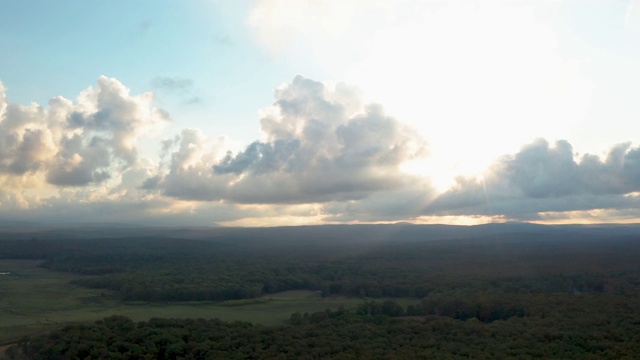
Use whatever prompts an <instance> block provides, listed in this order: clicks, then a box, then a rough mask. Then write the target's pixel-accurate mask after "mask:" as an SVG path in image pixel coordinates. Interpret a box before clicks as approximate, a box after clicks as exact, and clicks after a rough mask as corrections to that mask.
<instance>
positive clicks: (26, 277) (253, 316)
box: [0, 260, 362, 345]
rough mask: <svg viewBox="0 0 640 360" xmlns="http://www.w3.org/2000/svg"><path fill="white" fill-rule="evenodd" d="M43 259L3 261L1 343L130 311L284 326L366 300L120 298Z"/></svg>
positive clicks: (293, 295) (312, 295)
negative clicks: (77, 282)
mask: <svg viewBox="0 0 640 360" xmlns="http://www.w3.org/2000/svg"><path fill="white" fill-rule="evenodd" d="M39 264H40V261H33V260H0V272H9V274H5V275H0V345H1V344H7V343H10V342H14V341H16V340H18V339H20V338H21V337H22V336H24V335H28V334H36V333H42V332H46V331H49V330H52V329H55V328H59V327H61V326H63V325H64V324H67V323H71V322H83V321H93V320H98V319H102V318H104V317H107V316H111V315H124V316H127V317H130V318H131V319H133V320H136V321H141V320H148V319H150V318H153V317H163V318H219V319H222V320H227V321H236V320H239V321H250V322H253V323H260V324H264V325H275V324H281V323H283V322H285V321H286V320H287V319H289V316H290V315H291V313H294V312H301V313H304V312H316V311H320V310H324V309H326V308H333V309H335V308H338V307H340V306H344V307H345V308H352V307H355V306H357V305H358V304H359V303H361V302H362V300H361V299H355V298H345V297H332V298H322V297H320V296H319V295H318V293H317V292H314V291H285V292H281V293H276V294H270V295H268V296H265V297H263V298H259V299H246V300H234V301H226V302H222V303H214V302H189V303H166V304H158V303H153V304H148V303H144V302H130V303H126V302H121V301H117V300H114V299H113V298H112V296H111V294H110V293H109V292H108V291H105V290H94V289H86V288H82V287H78V286H74V285H71V284H69V282H70V281H71V280H73V279H77V278H78V277H80V275H74V274H69V273H62V272H55V271H51V270H48V269H44V268H40V267H38V265H39Z"/></svg>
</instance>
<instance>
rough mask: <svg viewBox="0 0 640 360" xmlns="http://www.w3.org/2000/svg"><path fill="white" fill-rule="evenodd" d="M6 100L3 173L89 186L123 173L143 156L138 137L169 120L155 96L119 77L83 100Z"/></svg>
mask: <svg viewBox="0 0 640 360" xmlns="http://www.w3.org/2000/svg"><path fill="white" fill-rule="evenodd" d="M1 95H2V96H1V100H0V134H1V135H0V155H1V156H0V174H6V175H8V176H26V177H33V178H43V179H46V181H47V182H49V183H50V184H53V185H57V186H85V185H89V184H97V183H101V182H104V181H105V180H107V179H109V178H111V177H113V176H119V175H118V174H120V173H122V172H123V171H125V170H126V169H128V168H131V167H133V166H134V165H135V164H136V162H137V160H138V145H137V142H138V138H139V137H140V136H141V135H142V134H145V133H148V132H152V131H153V130H154V129H157V128H158V127H160V126H162V124H163V123H165V122H166V121H167V120H168V115H167V114H166V112H164V111H163V110H161V109H157V108H155V107H154V105H153V95H152V94H151V93H145V94H141V95H136V96H132V95H130V93H129V89H128V88H126V87H125V86H124V85H122V83H120V82H119V81H118V80H116V79H113V78H108V77H105V76H101V77H100V78H98V81H97V87H95V88H93V87H90V88H88V89H86V90H85V91H83V92H82V93H81V94H80V95H79V97H78V99H77V101H76V102H75V103H74V102H72V101H71V100H68V99H65V98H63V97H55V98H52V99H51V100H50V101H49V104H48V105H49V106H48V109H47V108H44V107H42V106H40V105H38V104H35V103H33V104H30V105H18V104H12V103H9V102H8V101H7V100H6V97H5V95H4V91H2V93H1Z"/></svg>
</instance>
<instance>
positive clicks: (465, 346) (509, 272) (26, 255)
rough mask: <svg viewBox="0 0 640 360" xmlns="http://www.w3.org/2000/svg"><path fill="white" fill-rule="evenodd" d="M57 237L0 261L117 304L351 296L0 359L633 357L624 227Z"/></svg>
mask: <svg viewBox="0 0 640 360" xmlns="http://www.w3.org/2000/svg"><path fill="white" fill-rule="evenodd" d="M132 231H134V230H132ZM135 231H140V230H139V229H138V230H135ZM64 234H65V231H60V230H56V231H51V230H48V231H44V232H42V233H39V234H34V233H30V234H14V235H13V236H14V238H11V236H10V234H9V233H5V234H2V235H1V240H0V245H1V246H0V258H5V259H16V258H22V259H42V260H43V262H42V264H41V266H43V267H46V268H48V269H51V270H54V271H61V272H71V273H76V274H81V276H80V277H79V278H77V279H76V280H75V281H74V283H75V284H76V285H79V286H82V287H88V288H95V289H104V290H105V291H108V293H109V294H111V295H109V296H113V297H115V298H116V299H118V300H119V301H144V302H148V303H167V302H193V301H228V300H239V299H252V298H259V297H263V296H266V295H269V294H273V293H278V292H282V291H286V290H312V291H317V292H318V293H319V294H321V296H324V297H336V296H344V297H355V298H361V299H362V300H361V301H362V302H361V305H359V306H358V307H357V308H352V309H340V310H333V311H332V310H326V311H320V312H317V313H304V314H301V313H294V314H292V315H291V317H290V320H289V322H288V324H283V325H282V326H277V327H273V326H260V325H257V324H250V323H226V322H221V321H214V320H203V319H200V320H193V319H192V320H178V319H175V320H161V319H156V320H152V321H148V322H140V323H135V322H133V321H131V320H130V319H127V318H124V317H115V318H108V319H105V320H104V321H99V322H97V323H89V324H82V325H72V326H69V327H66V328H64V329H61V330H58V331H55V332H52V333H51V334H49V335H45V336H38V337H31V338H25V339H23V340H22V341H21V342H20V343H19V344H17V345H16V346H14V347H12V348H11V351H9V352H8V355H10V356H11V357H12V358H21V357H25V356H34V357H32V358H52V359H53V358H86V357H87V356H88V357H89V358H106V357H110V358H130V359H134V358H140V359H142V358H149V356H151V358H166V359H177V358H185V359H206V358H219V357H225V358H246V357H249V358H278V356H282V355H284V357H285V358H305V357H307V358H332V357H333V358H345V357H346V358H358V357H360V358H362V357H367V358H368V357H379V358H392V357H397V358H430V357H442V356H445V355H446V356H452V357H469V356H470V357H473V358H495V357H518V358H526V357H530V358H538V357H551V358H563V357H565V358H576V357H588V356H594V357H605V358H624V357H625V356H632V354H634V353H635V354H637V353H638V352H640V349H637V344H638V343H639V342H638V340H640V339H638V338H637V337H636V335H635V334H636V333H637V331H635V330H636V329H637V326H638V325H640V311H639V310H638V309H640V302H639V300H638V299H640V297H639V295H640V286H639V285H640V281H638V279H640V264H639V263H638V262H637V258H638V255H640V228H638V227H634V226H626V227H582V226H570V227H544V226H533V225H525V224H506V225H502V226H496V225H491V226H480V227H443V226H434V227H429V226H412V225H388V226H373V225H372V226H337V227H334V226H328V227H301V228H296V227H292V228H272V229H227V228H221V229H207V230H205V229H169V230H167V231H165V232H164V234H160V233H159V232H156V233H150V234H148V235H147V236H142V235H141V234H131V233H127V231H121V232H117V231H116V232H114V233H113V234H111V235H112V236H111V237H106V236H105V235H106V234H100V235H99V236H96V237H94V238H93V239H83V238H74V237H72V236H66V237H65V236H64ZM605 234H608V235H607V236H605ZM85 235H86V234H85ZM0 270H1V269H0ZM222 333H224V334H226V335H220V334H222ZM216 334H218V335H216ZM238 339H244V340H242V343H238V341H239V340H238ZM284 344H287V345H286V346H285V345H284ZM29 354H31V355H29Z"/></svg>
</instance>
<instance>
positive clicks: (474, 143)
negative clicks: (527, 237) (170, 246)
mask: <svg viewBox="0 0 640 360" xmlns="http://www.w3.org/2000/svg"><path fill="white" fill-rule="evenodd" d="M0 6H1V8H2V11H0V48H2V49H3V51H2V54H1V55H0V82H2V84H3V86H4V94H5V95H6V98H5V100H3V102H2V103H0V116H1V118H0V119H1V120H0V137H1V140H0V183H1V184H2V187H0V215H2V216H4V217H6V218H11V219H14V218H15V219H20V220H31V221H41V222H50V223H56V222H103V221H109V222H113V221H121V222H137V223H149V224H165V223H173V224H196V225H207V224H225V225H247V226H251V225H259V226H262V225H289V224H318V223H334V222H341V223H352V222H393V221H413V222H417V223H422V222H441V223H442V222H444V223H478V222H488V221H506V220H522V221H536V222H551V223H553V222H635V221H637V219H638V206H639V203H638V200H637V199H636V198H637V196H638V194H640V175H638V174H640V160H638V161H636V159H637V158H640V155H637V154H640V150H639V149H638V145H639V144H640V141H638V140H639V139H638V135H637V134H640V121H639V120H640V101H638V96H639V94H640V66H639V65H640V46H638V45H639V44H640V1H637V0H619V1H618V0H616V1H595V0H594V1H578V0H521V1H515V0H514V1H507V0H502V1H498V0H488V1H471V0H459V1H448V2H442V1H435V0H434V1H419V2H418V1H390V0H370V1H360V0H354V1H346V2H345V1H337V0H324V1H321V0H316V1H314V0H301V1H287V0H255V1H214V0H210V1H206V0H198V1H134V2H127V1H111V2H99V1H83V2H77V1H66V0H63V1H55V2H53V1H10V0H0ZM51 99H53V100H51Z"/></svg>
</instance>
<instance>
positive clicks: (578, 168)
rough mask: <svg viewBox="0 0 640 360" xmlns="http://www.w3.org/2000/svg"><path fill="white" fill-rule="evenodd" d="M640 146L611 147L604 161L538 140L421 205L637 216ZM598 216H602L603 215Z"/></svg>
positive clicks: (435, 210) (509, 213) (438, 210)
mask: <svg viewBox="0 0 640 360" xmlns="http://www.w3.org/2000/svg"><path fill="white" fill-rule="evenodd" d="M638 191H640V148H632V147H631V146H630V144H629V143H625V144H619V145H616V146H613V147H612V148H611V149H610V150H609V152H608V153H607V155H606V156H605V157H604V159H602V158H600V157H598V156H595V155H590V154H586V155H583V156H582V157H580V158H579V160H576V155H575V154H574V152H573V149H572V147H571V145H570V144H569V143H568V142H567V141H558V142H556V144H555V146H553V147H551V146H550V145H549V143H548V142H547V141H545V140H542V139H539V140H537V141H535V142H533V143H531V144H528V145H525V146H524V147H522V149H521V150H520V151H519V152H518V153H516V154H515V155H513V156H505V157H503V158H502V159H501V160H500V161H498V162H496V163H495V164H494V165H493V167H492V168H491V170H490V171H488V172H487V173H486V174H485V176H484V177H483V178H477V179H474V178H466V177H460V178H458V179H457V184H456V186H454V187H453V188H452V189H450V190H449V191H447V192H445V193H444V194H442V195H440V196H439V197H438V198H437V199H435V200H434V202H433V203H431V204H430V205H429V206H427V207H426V209H425V214H429V215H488V216H492V215H503V216H505V217H507V218H511V219H518V220H544V219H558V218H560V217H561V216H560V215H561V214H562V213H566V217H568V218H570V217H571V216H572V212H580V211H583V212H585V214H586V212H588V211H596V210H597V211H599V212H600V213H604V212H607V211H611V212H619V211H621V210H625V209H626V210H629V211H632V212H635V213H638V214H640V211H639V210H640V201H639V199H638V197H637V196H635V194H637V192H638ZM606 218H607V217H606V216H603V219H606Z"/></svg>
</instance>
